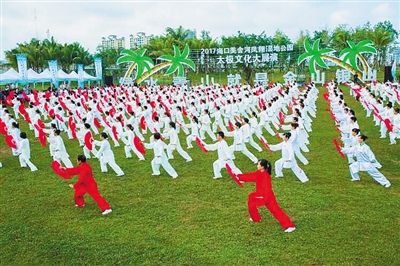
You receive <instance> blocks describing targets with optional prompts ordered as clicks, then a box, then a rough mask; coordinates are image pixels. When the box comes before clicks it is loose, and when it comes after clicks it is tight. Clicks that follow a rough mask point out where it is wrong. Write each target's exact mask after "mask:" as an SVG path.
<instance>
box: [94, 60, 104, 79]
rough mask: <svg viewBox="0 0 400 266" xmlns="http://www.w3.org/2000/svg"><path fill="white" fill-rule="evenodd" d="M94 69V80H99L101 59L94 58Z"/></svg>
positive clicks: (101, 73) (101, 74)
mask: <svg viewBox="0 0 400 266" xmlns="http://www.w3.org/2000/svg"><path fill="white" fill-rule="evenodd" d="M94 68H95V70H96V78H97V79H99V80H101V79H102V76H103V69H102V66H101V57H95V58H94Z"/></svg>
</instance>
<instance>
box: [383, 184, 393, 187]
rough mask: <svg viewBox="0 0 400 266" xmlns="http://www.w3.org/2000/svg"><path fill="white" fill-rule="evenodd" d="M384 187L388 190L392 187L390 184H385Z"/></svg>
mask: <svg viewBox="0 0 400 266" xmlns="http://www.w3.org/2000/svg"><path fill="white" fill-rule="evenodd" d="M383 186H384V187H386V188H389V187H391V186H392V184H390V183H387V184H385V185H383Z"/></svg>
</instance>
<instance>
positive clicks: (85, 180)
mask: <svg viewBox="0 0 400 266" xmlns="http://www.w3.org/2000/svg"><path fill="white" fill-rule="evenodd" d="M76 162H77V164H78V166H76V167H72V168H65V167H63V168H62V169H63V170H65V171H66V172H67V174H69V175H78V181H76V183H75V184H70V185H69V187H70V188H72V189H74V190H75V192H74V200H75V206H77V207H84V206H85V199H84V195H85V194H86V193H88V194H89V195H90V196H91V197H92V199H93V200H94V201H95V202H96V203H97V205H98V206H99V207H100V209H101V211H102V214H103V215H106V214H109V213H110V212H112V209H111V207H110V205H109V204H108V202H107V201H106V200H105V199H104V198H103V197H102V196H101V195H100V192H99V190H98V189H97V183H96V180H95V179H94V177H93V171H92V167H91V166H90V165H89V164H88V163H87V162H86V157H85V155H79V156H78V158H77V160H76Z"/></svg>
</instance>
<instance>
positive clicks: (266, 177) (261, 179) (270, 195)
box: [237, 159, 296, 233]
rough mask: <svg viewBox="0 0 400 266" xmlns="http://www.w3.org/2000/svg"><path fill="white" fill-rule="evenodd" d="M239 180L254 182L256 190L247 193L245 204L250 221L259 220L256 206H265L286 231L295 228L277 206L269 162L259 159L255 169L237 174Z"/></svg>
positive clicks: (288, 231) (291, 230)
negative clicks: (247, 197)
mask: <svg viewBox="0 0 400 266" xmlns="http://www.w3.org/2000/svg"><path fill="white" fill-rule="evenodd" d="M237 177H238V179H239V180H240V181H241V182H255V183H256V191H255V192H252V193H250V194H249V199H248V201H247V206H248V208H249V214H250V221H252V222H256V223H258V222H260V221H261V216H260V213H259V211H258V207H261V206H265V207H267V209H268V210H269V211H270V212H271V214H272V215H273V216H274V217H275V219H277V220H278V222H279V223H280V225H281V226H282V227H283V229H285V232H286V233H290V232H293V231H294V230H296V227H295V225H294V223H293V222H292V221H291V220H290V218H289V216H288V215H287V214H286V213H285V212H284V211H283V210H282V209H281V208H280V207H279V204H278V202H277V201H276V198H275V194H274V191H273V190H272V180H271V163H270V162H269V161H267V160H265V159H261V160H259V161H258V163H257V171H255V172H251V173H244V174H239V175H237Z"/></svg>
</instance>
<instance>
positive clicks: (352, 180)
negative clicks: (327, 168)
mask: <svg viewBox="0 0 400 266" xmlns="http://www.w3.org/2000/svg"><path fill="white" fill-rule="evenodd" d="M350 181H351V182H354V181H360V179H354V178H352V179H350Z"/></svg>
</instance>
